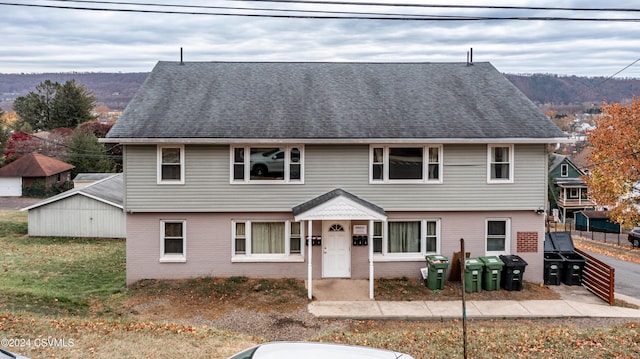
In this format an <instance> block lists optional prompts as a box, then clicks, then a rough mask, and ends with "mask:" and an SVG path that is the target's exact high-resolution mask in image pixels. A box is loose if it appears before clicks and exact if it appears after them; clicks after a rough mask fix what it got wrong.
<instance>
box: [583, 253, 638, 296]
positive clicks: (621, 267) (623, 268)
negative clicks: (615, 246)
mask: <svg viewBox="0 0 640 359" xmlns="http://www.w3.org/2000/svg"><path fill="white" fill-rule="evenodd" d="M586 252H587V253H588V254H590V255H591V256H593V257H596V258H597V259H599V260H601V261H603V262H605V263H606V264H608V265H610V266H612V267H613V268H615V269H616V273H615V281H616V284H615V289H614V290H615V291H616V293H620V294H624V295H628V296H630V297H634V298H637V299H640V281H638V278H640V264H636V263H633V262H627V261H621V260H619V259H616V258H612V257H609V256H606V255H604V254H598V253H593V252H588V251H586Z"/></svg>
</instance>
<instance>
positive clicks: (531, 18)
mask: <svg viewBox="0 0 640 359" xmlns="http://www.w3.org/2000/svg"><path fill="white" fill-rule="evenodd" d="M279 1H282V2H285V1H286V0H279ZM66 2H70V1H66ZM104 3H108V2H104ZM295 3H297V4H303V3H312V2H299V1H296V2H295ZM317 3H322V4H333V5H343V4H344V5H361V3H333V2H319V1H318V2H317ZM2 5H3V6H22V7H35V8H48V9H63V10H82V11H96V12H126V13H151V14H172V15H204V16H239V17H259V18H287V19H324V20H392V21H581V22H640V18H605V17H558V16H448V17H447V16H444V15H413V14H412V15H404V14H402V15H387V14H380V15H377V14H376V16H355V14H357V13H354V12H339V13H340V14H344V15H342V16H335V15H325V16H320V15H285V14H265V13H230V12H229V13H225V12H199V11H173V10H172V11H169V10H150V9H123V8H105V7H103V8H98V7H85V6H60V5H45V4H21V3H9V2H0V6H2ZM131 5H135V4H134V3H131ZM376 5H378V6H381V4H376ZM396 5H399V4H396ZM400 5H402V4H400ZM404 5H407V6H408V5H409V4H404ZM149 6H151V5H149ZM153 6H160V4H155V5H153ZM389 6H391V5H389ZM442 6H445V5H442ZM452 6H453V5H452ZM176 7H179V6H176ZM180 7H184V6H180ZM457 7H458V8H464V7H463V6H457ZM490 8H491V7H487V9H490ZM495 8H499V7H495ZM523 9H524V8H523ZM531 9H533V8H531ZM540 9H541V10H542V9H543V8H540ZM565 9H566V10H570V8H547V9H546V10H565ZM237 10H242V9H241V8H238V9H237ZM573 10H575V11H591V10H595V9H579V8H575V9H573ZM599 10H600V11H639V10H636V9H599ZM251 11H253V10H251ZM260 11H286V10H282V9H280V10H278V9H260ZM309 12H310V11H305V10H299V11H298V13H309ZM319 13H326V14H330V12H328V11H320V12H319ZM334 13H335V12H334Z"/></svg>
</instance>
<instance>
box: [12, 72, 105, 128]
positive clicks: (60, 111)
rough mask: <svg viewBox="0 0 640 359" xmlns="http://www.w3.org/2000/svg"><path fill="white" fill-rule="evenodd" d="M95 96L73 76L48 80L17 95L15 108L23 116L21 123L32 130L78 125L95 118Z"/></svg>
mask: <svg viewBox="0 0 640 359" xmlns="http://www.w3.org/2000/svg"><path fill="white" fill-rule="evenodd" d="M94 104H95V97H94V96H93V95H92V94H91V92H90V91H88V90H86V89H85V88H84V86H82V85H79V84H76V82H75V80H70V81H67V82H66V83H64V84H63V85H61V84H60V83H58V82H51V81H50V80H46V81H44V82H42V83H40V84H39V85H38V86H36V91H35V92H33V91H32V92H29V93H28V94H27V95H25V96H20V97H18V98H16V100H15V101H14V103H13V108H14V110H15V111H16V112H17V113H18V115H19V116H20V121H21V123H20V124H19V125H20V127H21V126H22V125H24V124H28V125H29V126H30V127H31V129H32V130H33V131H40V130H44V131H46V130H50V129H53V128H57V127H70V128H75V127H76V126H77V125H78V124H80V123H82V122H85V121H90V120H92V119H93V114H92V109H93V107H94Z"/></svg>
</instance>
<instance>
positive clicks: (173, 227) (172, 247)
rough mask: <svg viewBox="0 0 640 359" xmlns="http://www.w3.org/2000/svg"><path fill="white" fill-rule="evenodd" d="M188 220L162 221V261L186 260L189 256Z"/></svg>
mask: <svg viewBox="0 0 640 359" xmlns="http://www.w3.org/2000/svg"><path fill="white" fill-rule="evenodd" d="M186 233H187V222H186V221H183V220H179V221H172V220H162V221H160V261H161V262H185V261H186V257H187V250H186V249H187V238H186Z"/></svg>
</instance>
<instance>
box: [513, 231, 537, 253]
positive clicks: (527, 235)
mask: <svg viewBox="0 0 640 359" xmlns="http://www.w3.org/2000/svg"><path fill="white" fill-rule="evenodd" d="M516 242H517V246H518V252H537V251H538V232H518V234H517V238H516Z"/></svg>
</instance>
